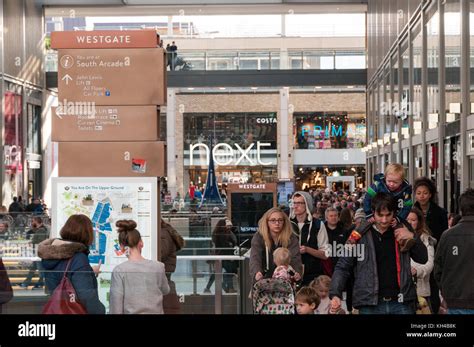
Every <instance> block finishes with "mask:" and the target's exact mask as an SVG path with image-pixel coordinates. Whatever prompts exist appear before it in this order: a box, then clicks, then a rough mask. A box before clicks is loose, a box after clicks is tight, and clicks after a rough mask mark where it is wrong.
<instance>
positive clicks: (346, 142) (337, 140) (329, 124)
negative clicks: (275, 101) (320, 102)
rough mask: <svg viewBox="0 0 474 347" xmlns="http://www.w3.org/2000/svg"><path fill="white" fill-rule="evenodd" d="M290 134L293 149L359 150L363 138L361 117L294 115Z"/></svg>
mask: <svg viewBox="0 0 474 347" xmlns="http://www.w3.org/2000/svg"><path fill="white" fill-rule="evenodd" d="M293 134H294V148H295V149H334V148H362V147H363V146H364V145H365V136H366V127H365V115H364V114H347V113H346V112H313V113H295V114H294V118H293Z"/></svg>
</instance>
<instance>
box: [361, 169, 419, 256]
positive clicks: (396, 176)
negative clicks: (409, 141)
mask: <svg viewBox="0 0 474 347" xmlns="http://www.w3.org/2000/svg"><path fill="white" fill-rule="evenodd" d="M379 192H382V193H388V194H390V195H391V196H392V197H393V198H394V199H395V200H396V201H397V205H398V211H397V215H396V216H395V218H394V219H393V222H392V227H394V228H395V227H396V225H397V224H406V223H407V222H406V218H407V217H408V214H409V213H410V210H411V208H412V206H413V202H412V199H411V195H412V187H411V185H410V184H409V183H408V181H407V180H406V179H405V170H404V169H403V166H402V165H400V164H389V165H387V167H386V169H385V174H382V173H380V174H377V175H375V176H374V183H373V184H371V185H370V187H369V188H368V189H367V194H365V198H364V212H365V214H366V219H367V221H368V222H369V223H373V222H374V221H375V220H374V216H373V211H372V198H373V197H374V196H375V194H377V193H379ZM413 241H414V240H408V241H407V242H406V243H405V244H403V245H400V247H401V249H400V250H401V251H402V252H405V251H407V250H408V249H410V247H411V246H412V245H413Z"/></svg>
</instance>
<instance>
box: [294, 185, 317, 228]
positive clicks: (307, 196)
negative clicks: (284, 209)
mask: <svg viewBox="0 0 474 347" xmlns="http://www.w3.org/2000/svg"><path fill="white" fill-rule="evenodd" d="M295 195H301V196H302V197H303V198H304V200H305V202H306V213H307V215H308V220H309V221H312V220H313V215H312V211H313V198H312V197H311V194H309V193H308V192H303V191H298V192H295V193H294V194H293V195H292V196H291V200H293V198H294V196H295ZM293 218H295V209H294V208H293V206H291V208H290V219H293Z"/></svg>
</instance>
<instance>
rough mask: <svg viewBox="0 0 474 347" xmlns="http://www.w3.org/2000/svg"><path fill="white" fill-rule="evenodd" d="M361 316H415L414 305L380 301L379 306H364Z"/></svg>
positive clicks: (361, 308)
mask: <svg viewBox="0 0 474 347" xmlns="http://www.w3.org/2000/svg"><path fill="white" fill-rule="evenodd" d="M359 314H415V308H414V305H413V304H406V303H405V304H402V303H400V302H398V301H397V300H392V301H383V300H382V299H379V302H378V304H377V306H362V307H360V308H359Z"/></svg>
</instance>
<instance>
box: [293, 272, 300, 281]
mask: <svg viewBox="0 0 474 347" xmlns="http://www.w3.org/2000/svg"><path fill="white" fill-rule="evenodd" d="M293 278H294V280H295V281H296V282H298V281H299V280H301V275H300V274H299V273H298V272H297V273H295V275H294V276H293Z"/></svg>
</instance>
